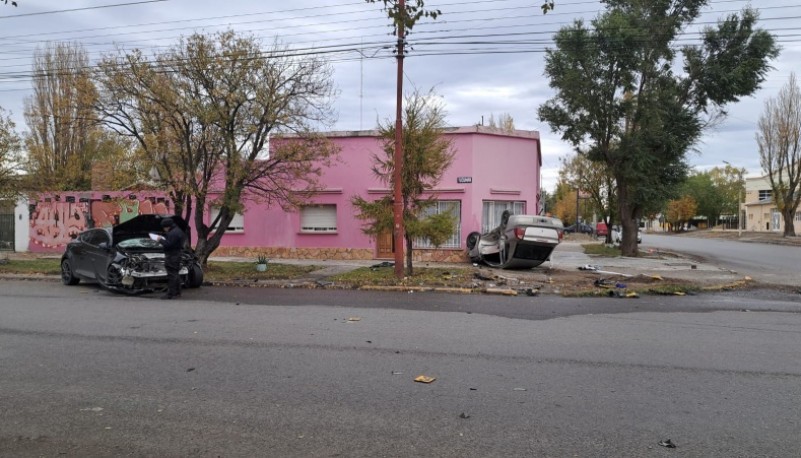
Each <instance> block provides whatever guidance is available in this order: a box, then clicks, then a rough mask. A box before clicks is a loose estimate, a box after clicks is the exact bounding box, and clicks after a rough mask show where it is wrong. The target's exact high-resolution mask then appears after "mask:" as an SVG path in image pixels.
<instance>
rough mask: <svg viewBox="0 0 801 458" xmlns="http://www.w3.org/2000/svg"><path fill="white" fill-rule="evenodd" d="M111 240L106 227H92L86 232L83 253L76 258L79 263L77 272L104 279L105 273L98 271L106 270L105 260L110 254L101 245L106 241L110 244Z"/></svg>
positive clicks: (96, 278)
mask: <svg viewBox="0 0 801 458" xmlns="http://www.w3.org/2000/svg"><path fill="white" fill-rule="evenodd" d="M110 242H111V238H110V237H109V235H108V232H106V231H105V230H104V229H92V230H90V231H87V232H86V233H84V237H82V244H81V245H82V247H81V253H80V255H79V256H76V258H77V259H76V260H75V263H76V264H77V265H76V266H75V270H76V272H78V273H79V274H80V275H82V276H83V277H86V278H89V279H94V280H101V279H103V277H104V276H105V273H103V274H102V275H98V272H105V269H106V266H105V264H106V261H105V260H106V258H107V257H108V256H109V250H108V248H104V247H103V246H101V244H103V243H105V244H106V246H108V245H109V243H110ZM101 265H102V270H101Z"/></svg>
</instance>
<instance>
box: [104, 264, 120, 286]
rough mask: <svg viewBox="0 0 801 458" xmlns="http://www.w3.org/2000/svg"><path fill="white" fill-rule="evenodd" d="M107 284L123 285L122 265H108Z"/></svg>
mask: <svg viewBox="0 0 801 458" xmlns="http://www.w3.org/2000/svg"><path fill="white" fill-rule="evenodd" d="M106 285H108V286H121V285H122V272H120V267H119V266H117V265H114V264H111V265H110V266H108V270H107V271H106Z"/></svg>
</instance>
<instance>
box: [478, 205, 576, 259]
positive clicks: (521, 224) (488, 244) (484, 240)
mask: <svg viewBox="0 0 801 458" xmlns="http://www.w3.org/2000/svg"><path fill="white" fill-rule="evenodd" d="M563 232H564V226H563V225H562V221H561V220H559V219H557V218H551V217H548V216H538V215H512V214H511V213H509V212H508V211H505V212H503V215H502V216H501V224H500V225H499V226H498V227H496V228H495V229H493V230H491V231H489V232H486V233H484V234H481V233H479V232H471V233H470V234H469V235H468V236H467V242H466V245H467V254H468V255H469V256H470V260H471V261H472V262H474V263H484V264H487V265H488V266H491V267H500V268H502V269H530V268H532V267H537V266H538V265H540V264H542V263H543V262H545V261H547V260H548V258H549V257H550V256H551V253H552V252H553V250H554V248H556V246H557V245H559V242H560V241H561V240H562V235H563Z"/></svg>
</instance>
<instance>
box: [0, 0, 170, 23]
mask: <svg viewBox="0 0 801 458" xmlns="http://www.w3.org/2000/svg"><path fill="white" fill-rule="evenodd" d="M166 1H169V0H143V1H141V2H131V3H117V4H114V5H98V6H87V7H84V8H72V9H68V10H52V11H39V12H38V13H22V14H12V15H9V16H0V19H15V18H21V17H29V16H44V15H46V14H58V13H71V12H74V11H86V10H99V9H103V8H116V7H119V6H132V5H142V4H145V3H159V2H166Z"/></svg>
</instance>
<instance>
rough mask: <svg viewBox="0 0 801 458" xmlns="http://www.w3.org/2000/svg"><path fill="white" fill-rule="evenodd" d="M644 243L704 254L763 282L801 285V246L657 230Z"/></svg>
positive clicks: (708, 259)
mask: <svg viewBox="0 0 801 458" xmlns="http://www.w3.org/2000/svg"><path fill="white" fill-rule="evenodd" d="M642 245H643V247H645V248H649V247H653V248H660V249H665V250H674V251H677V252H680V253H687V254H692V255H696V256H701V257H702V258H704V259H706V260H707V261H709V262H710V263H712V264H715V265H717V266H719V267H725V268H727V269H731V270H734V271H736V272H739V273H741V274H743V275H748V276H750V277H752V278H754V279H755V280H758V281H760V282H763V283H769V284H780V285H792V286H801V247H796V246H784V245H770V244H764V243H742V242H738V241H731V240H722V239H714V238H693V237H691V236H682V237H675V236H666V235H656V234H646V235H644V236H643V242H642Z"/></svg>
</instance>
